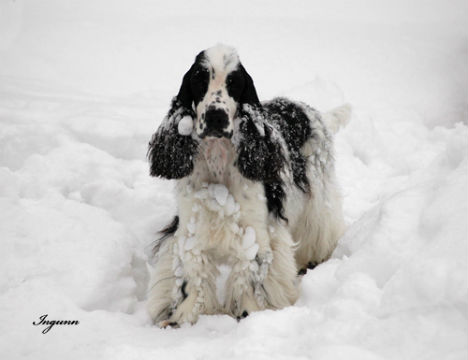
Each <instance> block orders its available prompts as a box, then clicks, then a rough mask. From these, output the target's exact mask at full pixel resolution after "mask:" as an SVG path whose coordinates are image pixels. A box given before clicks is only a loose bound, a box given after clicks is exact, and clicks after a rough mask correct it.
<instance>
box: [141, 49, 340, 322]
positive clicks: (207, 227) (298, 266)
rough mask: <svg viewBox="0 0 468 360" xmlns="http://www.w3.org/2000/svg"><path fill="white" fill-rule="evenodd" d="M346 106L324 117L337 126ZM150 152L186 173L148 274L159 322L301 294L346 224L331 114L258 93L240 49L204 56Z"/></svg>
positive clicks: (238, 313) (165, 167)
mask: <svg viewBox="0 0 468 360" xmlns="http://www.w3.org/2000/svg"><path fill="white" fill-rule="evenodd" d="M200 73H204V75H203V76H200ZM233 78H234V79H233ZM348 115H349V108H347V107H342V108H340V109H338V110H337V111H334V112H332V113H329V114H328V115H327V116H326V118H325V121H326V122H328V123H330V127H331V128H332V130H333V131H335V130H336V129H337V128H338V127H339V126H340V125H342V124H343V123H344V122H346V120H347V118H348ZM327 119H329V120H328V121H327ZM191 121H194V124H193V125H194V126H192V123H191ZM149 158H150V162H151V174H152V175H155V176H162V177H165V178H170V179H178V181H177V186H176V193H177V204H178V216H177V217H176V218H175V220H174V222H173V224H172V225H171V226H169V227H168V228H167V229H166V230H165V236H164V238H163V240H161V241H160V242H159V243H158V244H157V262H156V267H155V271H154V274H153V278H152V281H151V284H150V293H149V301H148V309H149V312H150V314H151V316H152V318H153V320H154V321H155V322H157V323H158V324H159V325H160V326H166V325H174V324H180V323H183V322H191V323H194V322H195V321H196V320H197V318H198V315H200V314H213V313H227V314H229V315H231V316H234V317H237V318H241V317H245V316H246V315H248V314H249V313H250V312H252V311H256V310H261V309H266V308H271V309H278V308H282V307H285V306H288V305H291V304H293V303H294V302H295V301H296V299H297V297H298V279H297V272H298V270H303V269H305V268H307V267H310V266H312V265H314V264H318V263H320V262H322V261H324V260H326V259H327V258H328V257H329V256H330V255H331V253H332V251H333V250H334V248H335V246H336V243H337V240H338V238H339V236H340V235H341V234H342V232H343V229H344V223H343V217H342V210H341V200H340V195H339V192H338V190H337V188H336V185H335V175H334V165H333V163H334V160H333V148H332V137H331V133H330V131H329V130H328V129H327V126H326V125H325V124H324V119H323V117H322V116H321V115H320V113H318V112H317V111H315V110H314V109H312V108H310V107H309V106H307V105H305V104H303V103H295V102H292V101H290V100H287V99H284V98H277V99H274V100H272V101H269V102H265V103H260V102H259V101H258V97H257V94H256V91H255V88H254V86H253V81H252V79H251V78H250V76H249V75H248V74H247V72H246V71H245V69H244V68H243V66H242V65H241V64H240V62H239V59H238V57H237V54H236V53H235V51H234V49H232V48H228V47H225V46H220V45H218V46H216V47H214V48H211V49H208V50H205V51H204V52H202V53H200V54H199V55H198V56H197V58H196V61H195V64H194V65H193V66H192V67H191V69H190V70H189V72H188V73H187V74H186V75H185V76H184V81H183V83H182V86H181V89H180V91H179V94H178V95H177V97H176V98H175V99H174V100H173V102H172V107H171V109H170V110H169V113H168V116H167V117H166V118H165V120H164V122H163V123H162V124H161V126H160V128H159V129H158V131H157V132H156V134H155V135H154V136H153V138H152V141H151V143H150V150H149ZM221 265H225V268H226V267H228V268H229V269H230V271H229V275H228V278H227V281H226V284H225V292H224V297H223V296H219V295H220V294H218V296H217V291H218V292H219V288H220V286H219V281H218V277H219V275H220V271H219V267H220V266H221ZM217 285H218V286H217Z"/></svg>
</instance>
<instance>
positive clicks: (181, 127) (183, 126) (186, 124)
mask: <svg viewBox="0 0 468 360" xmlns="http://www.w3.org/2000/svg"><path fill="white" fill-rule="evenodd" d="M177 130H178V131H179V134H180V135H184V136H188V135H190V134H191V133H192V130H193V120H192V118H191V117H190V116H184V117H183V118H182V119H180V121H179V124H178V125H177Z"/></svg>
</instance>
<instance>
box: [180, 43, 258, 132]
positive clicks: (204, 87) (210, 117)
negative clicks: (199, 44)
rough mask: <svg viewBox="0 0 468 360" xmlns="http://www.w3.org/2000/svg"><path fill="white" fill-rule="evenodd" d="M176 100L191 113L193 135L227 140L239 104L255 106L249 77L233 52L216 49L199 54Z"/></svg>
mask: <svg viewBox="0 0 468 360" xmlns="http://www.w3.org/2000/svg"><path fill="white" fill-rule="evenodd" d="M177 98H178V99H179V100H180V101H181V103H183V104H184V106H186V107H187V108H192V109H193V110H194V112H195V123H194V125H195V131H196V133H197V135H198V136H199V137H200V138H201V139H203V138H205V137H217V138H220V137H227V138H230V137H231V136H232V134H233V131H234V119H235V118H236V116H237V115H238V112H239V110H240V108H241V106H242V105H243V104H251V105H259V101H258V97H257V92H256V90H255V87H254V83H253V80H252V78H251V77H250V75H249V74H248V73H247V71H245V68H244V67H243V66H242V64H241V63H240V61H239V56H238V55H237V52H236V51H235V49H234V48H231V47H228V46H225V45H216V46H214V47H212V48H209V49H207V50H204V51H202V52H201V53H200V54H198V56H197V57H196V58H195V63H194V64H193V65H192V67H191V68H190V69H189V71H188V72H187V73H186V74H185V76H184V78H183V81H182V85H181V87H180V91H179V94H178V95H177Z"/></svg>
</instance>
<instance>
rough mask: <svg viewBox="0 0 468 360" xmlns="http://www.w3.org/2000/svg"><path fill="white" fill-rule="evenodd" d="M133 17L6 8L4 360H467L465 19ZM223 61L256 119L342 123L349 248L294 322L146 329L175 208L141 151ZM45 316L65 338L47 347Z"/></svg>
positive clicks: (87, 7) (289, 313)
mask: <svg viewBox="0 0 468 360" xmlns="http://www.w3.org/2000/svg"><path fill="white" fill-rule="evenodd" d="M131 4H132V5H130V3H129V2H125V1H120V0H119V1H113V2H112V4H111V3H110V2H109V1H106V0H99V1H95V2H77V3H74V4H71V3H64V2H60V1H56V0H44V1H42V2H41V3H40V4H39V3H38V2H35V1H21V0H17V1H15V2H3V3H1V4H0V10H1V11H0V214H1V216H0V243H1V245H2V251H1V252H0V271H1V274H2V276H1V277H0V316H1V319H2V321H1V322H0V330H1V332H2V337H1V338H0V350H1V353H2V356H3V357H4V358H5V359H17V358H31V359H32V358H34V359H38V358H44V359H45V358H48V359H54V358H59V357H63V356H64V355H66V356H67V358H70V359H75V358H76V359H82V358H102V359H107V358H113V359H133V358H134V359H146V358H147V359H158V358H162V359H166V358H167V359H184V360H186V359H200V358H202V359H220V358H222V359H240V358H242V359H310V358H313V359H333V360H335V359H342V358H343V359H344V358H346V359H441V358H443V359H465V358H466V356H467V354H468V324H467V317H468V294H467V292H468V289H467V283H468V278H467V277H468V267H467V254H468V245H467V240H468V228H467V227H468V225H467V224H468V221H467V216H468V208H467V206H468V205H467V204H468V189H467V186H468V185H467V184H468V168H467V167H468V152H467V149H468V127H467V98H468V84H467V82H466V79H467V78H468V66H467V64H468V53H467V51H466V39H467V31H466V26H465V25H464V23H465V20H466V19H464V17H465V16H463V15H462V14H466V11H465V10H466V7H467V5H466V4H465V3H464V2H463V3H462V2H458V1H455V2H451V3H450V4H448V3H446V2H442V1H440V2H438V1H434V0H431V1H430V2H429V3H427V2H426V3H423V2H422V1H416V2H412V3H411V6H410V5H409V4H407V2H403V1H396V2H391V3H390V2H383V1H378V2H373V3H372V4H370V3H367V2H364V1H361V2H358V3H355V4H354V5H353V7H351V6H350V5H346V6H344V5H343V4H342V2H340V3H338V2H335V1H332V2H329V3H327V4H324V3H323V2H320V3H318V2H315V1H312V2H307V3H305V2H303V1H296V2H294V5H295V6H290V4H289V3H288V5H287V6H285V4H277V5H275V6H273V5H269V6H268V7H265V6H264V4H263V3H262V2H253V3H248V4H247V3H243V6H239V4H238V3H236V6H235V8H232V9H230V10H232V12H231V15H232V17H228V16H227V15H226V13H225V10H222V9H220V8H219V4H217V3H216V2H211V1H210V3H209V6H208V7H206V6H203V5H202V4H201V3H199V2H197V1H195V2H191V3H190V5H187V4H184V5H182V4H181V3H179V2H174V3H171V4H169V3H168V4H164V6H162V5H161V3H151V4H150V3H149V2H145V1H137V2H132V3H131ZM241 5H242V4H241ZM364 5H365V6H364ZM210 6H211V7H210ZM226 6H231V5H226ZM244 8H246V9H245V10H246V11H247V10H251V11H247V13H248V14H249V15H248V16H244V15H245V13H246V11H242V13H240V11H241V10H243V9H244ZM239 9H241V10H239ZM228 10H229V8H228ZM193 11H194V12H195V14H198V15H199V16H200V17H193V16H189V15H191V12H193ZM202 15H203V19H202V20H201V16H202ZM241 15H242V17H241ZM280 25H281V26H280ZM214 28H216V29H217V31H216V32H215V31H213V29H214ZM187 34H191V35H190V41H188V40H187ZM218 41H222V42H225V43H231V44H232V45H235V46H238V48H239V52H240V55H241V58H242V59H243V62H244V64H245V66H246V68H247V70H248V71H249V72H250V74H251V75H252V76H253V78H254V80H255V83H256V86H257V90H258V92H259V95H260V97H261V98H262V99H267V98H268V97H271V96H273V95H285V96H289V97H291V98H295V99H299V100H304V101H306V102H308V103H310V104H311V105H313V106H315V107H317V108H318V109H321V110H327V109H330V108H332V107H335V106H337V105H340V104H342V103H344V102H345V101H346V102H350V103H351V104H352V105H353V108H354V112H353V116H352V119H351V122H350V123H349V125H348V126H347V127H346V128H345V129H342V130H340V132H339V133H338V134H337V136H336V159H337V173H338V178H339V181H340V184H341V187H342V189H343V197H344V210H345V216H346V221H347V223H348V225H349V228H348V231H347V232H346V234H345V235H344V237H343V238H342V239H341V240H340V242H339V245H338V248H337V249H336V251H335V252H334V254H333V257H332V259H330V260H329V261H328V262H326V263H324V264H322V265H320V266H318V267H317V268H316V269H314V270H313V271H309V272H308V273H307V274H306V275H305V276H304V277H303V280H302V295H301V297H300V299H299V301H298V303H297V304H296V305H295V306H292V307H289V308H286V309H283V310H281V311H264V312H260V313H254V314H252V315H250V316H249V317H248V318H246V319H245V320H242V321H241V322H239V323H237V322H236V321H235V320H233V319H231V318H229V317H226V316H203V317H202V318H201V319H200V321H199V322H198V323H197V324H196V325H195V326H193V327H190V326H184V327H182V328H181V329H177V330H173V329H168V330H160V329H157V328H155V327H154V326H152V325H151V323H150V319H149V318H148V316H147V314H146V312H145V309H144V304H145V299H146V286H147V281H148V270H147V266H148V264H147V260H148V258H147V255H146V254H147V252H148V250H149V249H150V248H151V242H152V241H153V239H154V238H155V234H156V232H157V231H158V230H159V229H160V228H161V227H162V226H163V225H165V224H166V223H168V222H169V221H170V219H171V217H172V216H173V215H174V214H175V212H176V209H175V203H174V198H173V195H172V186H173V184H172V183H171V182H169V181H162V180H158V179H152V178H150V177H149V175H148V164H147V163H146V160H145V154H146V148H147V143H148V140H149V138H150V136H151V134H152V132H154V130H155V129H156V127H157V125H158V124H159V121H160V120H161V119H162V118H163V116H164V115H165V113H166V112H167V108H168V105H169V101H170V99H171V97H172V96H173V95H174V94H175V93H176V92H177V89H178V87H179V85H180V81H181V79H182V76H183V73H184V72H185V71H186V70H187V69H188V67H189V65H190V62H191V61H192V60H193V57H194V55H195V54H196V53H197V52H198V51H199V50H200V49H202V48H205V47H208V46H210V45H212V44H214V43H216V42H218ZM279 49H280V50H281V51H278V50H279ZM272 74H273V75H272ZM189 125H190V124H189V122H187V123H183V124H182V125H181V131H182V133H184V132H185V131H188V128H189ZM212 190H213V191H212V195H213V196H214V197H215V198H216V199H217V202H218V203H219V204H220V205H223V206H225V207H226V208H227V207H229V206H231V205H232V204H231V202H230V198H229V196H228V194H227V193H226V191H225V189H223V188H221V187H217V188H216V187H214V188H213V189H212ZM230 204H231V205H230ZM231 207H232V206H231ZM254 235H255V234H247V233H246V236H245V238H244V242H245V247H246V248H248V249H251V248H252V246H251V242H252V238H253V236H254ZM186 245H187V246H191V244H190V243H188V244H186ZM254 250H255V249H254ZM252 251H253V250H252ZM220 281H222V279H221V280H220ZM43 314H49V318H50V319H56V320H79V322H80V324H79V325H78V326H54V327H53V328H52V330H50V331H49V332H48V333H47V334H46V335H43V334H42V333H41V331H42V327H36V326H33V325H32V322H33V321H37V320H38V319H39V316H41V315H43Z"/></svg>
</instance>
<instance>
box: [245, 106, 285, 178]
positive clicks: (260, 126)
mask: <svg viewBox="0 0 468 360" xmlns="http://www.w3.org/2000/svg"><path fill="white" fill-rule="evenodd" d="M237 130H238V133H237V137H238V138H237V139H236V143H237V144H236V147H237V167H238V169H239V171H240V173H241V174H242V175H243V176H245V177H246V178H247V179H250V180H255V181H263V182H270V181H278V180H279V179H280V173H281V170H282V169H283V168H284V166H285V165H286V160H285V149H284V147H283V146H282V144H281V142H280V136H279V134H278V130H276V129H275V128H274V127H273V126H272V125H270V124H268V123H267V122H265V119H264V112H263V110H262V109H258V108H253V107H251V106H250V105H244V106H243V110H242V115H241V119H240V122H239V127H238V129H237Z"/></svg>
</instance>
